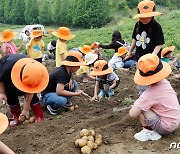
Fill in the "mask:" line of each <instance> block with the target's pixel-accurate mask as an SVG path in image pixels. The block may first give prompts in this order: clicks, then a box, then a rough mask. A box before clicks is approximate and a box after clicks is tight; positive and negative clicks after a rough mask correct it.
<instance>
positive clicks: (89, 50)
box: [79, 45, 94, 54]
mask: <svg viewBox="0 0 180 154" xmlns="http://www.w3.org/2000/svg"><path fill="white" fill-rule="evenodd" d="M79 50H80V51H81V52H82V53H84V54H87V53H90V52H92V53H94V50H91V46H89V45H84V46H83V47H79Z"/></svg>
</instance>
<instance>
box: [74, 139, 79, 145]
mask: <svg viewBox="0 0 180 154" xmlns="http://www.w3.org/2000/svg"><path fill="white" fill-rule="evenodd" d="M79 140H80V139H77V140H76V141H75V142H74V144H75V146H76V147H79Z"/></svg>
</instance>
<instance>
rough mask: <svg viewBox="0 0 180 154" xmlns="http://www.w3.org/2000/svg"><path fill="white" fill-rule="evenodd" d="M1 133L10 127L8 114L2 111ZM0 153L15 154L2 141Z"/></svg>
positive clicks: (0, 115) (0, 118) (0, 116)
mask: <svg viewBox="0 0 180 154" xmlns="http://www.w3.org/2000/svg"><path fill="white" fill-rule="evenodd" d="M0 124H1V125H0V134H2V133H3V132H4V131H5V130H6V128H7V127H8V124H9V121H8V118H7V116H6V115H4V114H3V113H0ZM0 153H1V154H15V153H14V152H13V151H12V150H11V149H10V148H9V147H7V146H6V145H5V144H4V143H2V142H1V141H0Z"/></svg>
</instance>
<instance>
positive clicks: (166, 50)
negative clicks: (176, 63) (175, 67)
mask: <svg viewBox="0 0 180 154" xmlns="http://www.w3.org/2000/svg"><path fill="white" fill-rule="evenodd" d="M174 49H175V46H170V47H166V48H164V49H163V50H162V52H161V57H165V56H167V55H168V54H170V53H171V52H173V51H174Z"/></svg>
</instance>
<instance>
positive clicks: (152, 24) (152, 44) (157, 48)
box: [125, 0, 164, 95]
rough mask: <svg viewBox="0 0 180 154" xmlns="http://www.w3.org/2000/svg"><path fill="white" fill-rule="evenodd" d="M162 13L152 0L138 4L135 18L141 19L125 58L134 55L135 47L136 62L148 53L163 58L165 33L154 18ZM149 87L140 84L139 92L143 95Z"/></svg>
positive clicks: (136, 25) (136, 26)
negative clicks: (157, 10)
mask: <svg viewBox="0 0 180 154" xmlns="http://www.w3.org/2000/svg"><path fill="white" fill-rule="evenodd" d="M161 14H162V13H160V12H156V11H155V3H154V2H153V1H151V0H143V1H141V2H140V3H139V4H138V14H137V15H135V17H134V19H135V18H139V21H138V22H137V23H136V24H135V27H134V31H133V34H132V38H133V41H132V44H131V48H130V50H129V52H128V54H127V56H126V58H125V59H128V58H130V57H132V56H133V54H132V52H133V50H134V48H136V51H135V56H134V57H135V61H136V62H137V61H138V60H139V58H140V57H141V56H143V55H145V54H147V53H154V54H157V55H158V57H159V58H161V51H162V45H163V44H164V35H163V31H162V28H161V26H160V24H159V23H158V22H156V21H155V19H154V17H155V16H159V15H161ZM147 88H148V87H147V86H139V94H140V95H141V94H142V93H143V92H144V91H145V90H146V89H147Z"/></svg>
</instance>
